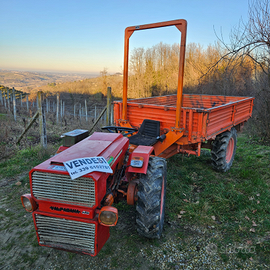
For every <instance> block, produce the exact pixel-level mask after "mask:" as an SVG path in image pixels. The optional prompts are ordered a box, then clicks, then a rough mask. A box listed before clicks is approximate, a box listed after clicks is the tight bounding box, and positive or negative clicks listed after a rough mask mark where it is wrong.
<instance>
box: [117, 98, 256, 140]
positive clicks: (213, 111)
mask: <svg viewBox="0 0 270 270" xmlns="http://www.w3.org/2000/svg"><path fill="white" fill-rule="evenodd" d="M176 98H177V97H176V95H167V96H159V97H149V98H141V99H130V100H128V101H127V119H128V121H129V123H130V125H131V126H132V127H137V128H139V127H140V125H141V123H142V122H143V120H144V119H151V120H157V121H160V129H161V134H163V133H167V132H169V131H170V130H171V129H172V128H173V127H175V115H176ZM253 100H254V98H252V97H235V96H216V95H214V96H213V95H190V94H183V102H182V108H181V123H180V127H181V128H183V129H184V136H183V139H182V140H180V141H179V142H178V143H179V144H184V143H185V142H186V141H187V140H188V142H189V143H197V142H203V141H206V140H209V139H213V138H215V136H216V135H217V134H219V133H221V132H223V131H224V130H229V129H231V127H233V126H237V125H241V124H242V123H244V122H246V121H247V120H248V119H249V118H250V117H251V114H252V108H253ZM114 119H115V124H116V125H120V121H119V120H120V119H122V102H121V101H116V102H114ZM181 141H182V142H181Z"/></svg>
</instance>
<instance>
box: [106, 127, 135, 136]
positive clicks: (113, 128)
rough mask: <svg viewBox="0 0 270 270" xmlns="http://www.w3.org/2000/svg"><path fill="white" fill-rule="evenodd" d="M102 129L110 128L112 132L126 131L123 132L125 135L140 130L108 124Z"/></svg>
mask: <svg viewBox="0 0 270 270" xmlns="http://www.w3.org/2000/svg"><path fill="white" fill-rule="evenodd" d="M101 129H103V130H108V131H109V132H110V133H122V132H125V133H124V134H123V136H128V135H131V134H133V133H134V132H136V131H138V130H137V129H136V128H129V127H118V126H106V127H102V128H101Z"/></svg>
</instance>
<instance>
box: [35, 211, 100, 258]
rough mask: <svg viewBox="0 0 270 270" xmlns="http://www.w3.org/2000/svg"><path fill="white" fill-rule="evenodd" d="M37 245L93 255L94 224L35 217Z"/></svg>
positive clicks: (49, 217) (40, 216)
mask: <svg viewBox="0 0 270 270" xmlns="http://www.w3.org/2000/svg"><path fill="white" fill-rule="evenodd" d="M35 222H36V227H37V234H38V237H39V243H40V244H41V245H46V246H50V247H54V248H60V249H65V250H70V251H77V252H86V253H91V254H94V251H95V230H96V226H95V223H85V222H80V221H75V220H71V219H64V218H56V217H51V216H45V215H39V214H36V215H35Z"/></svg>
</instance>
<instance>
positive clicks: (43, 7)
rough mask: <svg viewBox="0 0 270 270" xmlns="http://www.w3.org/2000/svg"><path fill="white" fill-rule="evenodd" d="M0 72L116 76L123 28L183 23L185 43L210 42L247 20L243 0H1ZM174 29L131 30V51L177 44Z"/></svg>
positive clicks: (245, 0)
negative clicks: (98, 73)
mask: <svg viewBox="0 0 270 270" xmlns="http://www.w3.org/2000/svg"><path fill="white" fill-rule="evenodd" d="M0 11H1V13H0V14H1V15H0V69H13V70H28V71H60V72H63V71H68V72H85V73H86V72H87V73H88V72H89V73H90V72H100V71H101V70H103V69H104V68H107V69H108V72H109V73H114V72H121V71H122V66H123V47H124V45H123V41H124V29H125V28H126V27H127V26H133V25H140V24H147V23H155V22H161V21H168V20H175V19H186V20H187V22H188V32H187V42H188V43H190V42H195V43H200V44H201V45H203V46H204V47H206V46H207V45H209V44H214V43H215V41H217V38H216V36H215V33H214V28H215V30H216V32H217V33H218V34H220V31H221V29H222V33H223V37H224V39H225V40H227V41H228V40H229V39H228V37H229V33H230V30H231V29H232V28H233V27H235V26H236V25H237V24H238V23H239V20H240V19H241V18H242V19H243V20H244V21H246V20H247V13H248V0H226V1H225V0H189V1H187V0H186V1H184V0H165V1H163V0H155V1H152V0H136V1H129V0H125V1H124V0H111V1H107V0H103V1H97V0H96V1H92V0H77V1H75V0H72V1H71V0H65V1H62V0H54V1H52V0H47V1H45V0H35V1H33V0H24V1H21V0H1V1H0ZM179 40H180V33H179V31H178V30H177V29H176V28H175V27H170V28H165V29H154V30H148V31H138V32H135V33H134V34H133V35H132V37H131V39H130V46H131V49H132V48H134V47H145V48H147V47H151V46H153V45H155V44H157V43H159V42H161V41H162V42H164V43H168V44H173V43H175V42H179Z"/></svg>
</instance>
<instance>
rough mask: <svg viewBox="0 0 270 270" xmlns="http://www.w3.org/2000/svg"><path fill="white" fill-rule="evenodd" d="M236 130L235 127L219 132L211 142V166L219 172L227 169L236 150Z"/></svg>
mask: <svg viewBox="0 0 270 270" xmlns="http://www.w3.org/2000/svg"><path fill="white" fill-rule="evenodd" d="M236 141H237V132H236V129H235V128H232V129H231V130H230V131H225V132H223V133H221V134H219V135H218V136H217V137H216V139H215V140H214V141H213V144H212V151H211V154H212V166H213V168H214V169H215V170H217V171H220V172H226V171H228V170H229V169H230V168H231V166H232V163H233V160H234V156H235V151H236Z"/></svg>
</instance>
